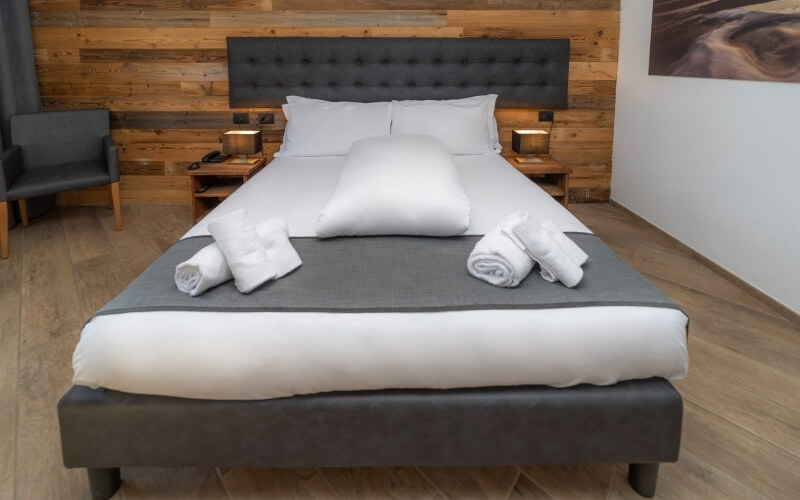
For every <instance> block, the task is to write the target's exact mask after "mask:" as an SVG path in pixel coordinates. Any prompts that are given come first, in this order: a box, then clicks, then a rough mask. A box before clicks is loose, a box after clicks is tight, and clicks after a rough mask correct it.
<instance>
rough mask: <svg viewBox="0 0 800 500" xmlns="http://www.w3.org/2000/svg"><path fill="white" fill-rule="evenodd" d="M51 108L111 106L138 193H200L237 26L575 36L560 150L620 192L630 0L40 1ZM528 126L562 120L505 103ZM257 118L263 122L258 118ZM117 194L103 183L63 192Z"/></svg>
mask: <svg viewBox="0 0 800 500" xmlns="http://www.w3.org/2000/svg"><path fill="white" fill-rule="evenodd" d="M29 6H30V10H31V25H32V29H33V36H34V54H35V57H36V65H37V72H38V76H39V82H40V87H41V91H42V100H43V103H44V106H45V109H48V110H57V109H80V108H95V107H108V108H110V109H111V111H112V135H113V137H114V139H115V141H117V143H118V144H119V151H120V167H121V170H122V173H123V177H122V186H121V188H122V189H121V192H122V198H123V201H124V202H126V203H147V202H164V203H188V202H189V199H190V197H189V193H188V189H189V182H188V177H187V176H186V175H185V168H186V166H188V165H189V164H190V163H191V162H193V161H195V160H197V159H199V157H200V156H202V154H203V153H205V152H206V151H208V150H211V149H219V148H220V135H221V133H222V132H223V131H225V130H228V129H233V128H248V127H247V126H240V125H233V121H232V113H233V112H234V111H236V112H248V113H249V116H250V123H251V124H253V123H255V122H256V120H257V117H258V113H259V112H263V111H273V112H274V113H275V123H274V124H271V125H267V126H264V127H263V128H262V130H263V136H264V149H265V151H266V152H267V153H268V154H271V153H272V152H274V151H276V150H277V148H278V146H279V143H280V141H281V138H282V136H283V129H284V127H285V125H286V120H285V118H284V116H283V114H282V113H281V111H280V109H244V110H241V109H240V110H232V109H230V108H229V107H228V91H229V88H228V81H227V80H228V79H227V51H226V43H225V38H226V37H228V36H314V37H316V36H353V37H364V36H366V37H370V36H371V37H389V36H391V37H402V36H418V37H496V38H569V39H570V41H571V48H570V81H569V109H566V110H556V112H555V118H556V119H555V123H554V124H553V134H552V145H551V153H552V154H553V156H555V157H556V158H558V159H559V160H561V161H563V162H564V163H566V164H567V165H569V166H570V167H572V168H573V171H574V174H573V177H572V181H571V190H570V197H571V199H572V201H604V200H607V199H608V195H609V187H610V177H611V146H612V140H613V131H614V105H615V96H616V74H617V60H618V49H619V10H620V1H619V0H29ZM497 118H498V123H499V128H500V137H501V143H502V144H503V147H504V152H505V154H508V155H512V154H513V152H512V151H511V144H510V141H511V130H512V129H513V128H515V127H538V128H548V127H549V126H550V124H549V123H539V122H538V110H525V109H508V110H505V109H504V110H498V111H497ZM251 127H252V125H251ZM57 199H58V202H59V203H63V204H105V203H106V202H107V194H106V192H105V191H104V190H103V189H89V190H82V191H76V192H70V193H64V194H62V195H59V196H58V198H57Z"/></svg>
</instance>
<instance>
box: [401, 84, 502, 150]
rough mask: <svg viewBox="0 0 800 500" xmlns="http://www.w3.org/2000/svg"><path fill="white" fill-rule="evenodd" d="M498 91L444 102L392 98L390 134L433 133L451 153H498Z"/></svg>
mask: <svg viewBox="0 0 800 500" xmlns="http://www.w3.org/2000/svg"><path fill="white" fill-rule="evenodd" d="M496 101H497V94H488V95H482V96H474V97H466V98H464V99H449V100H444V101H392V133H419V134H427V135H432V136H434V137H436V138H438V139H439V140H441V141H442V143H443V144H444V145H445V146H446V147H447V149H448V150H449V151H450V152H451V153H453V154H484V153H499V152H500V151H501V149H502V147H501V146H500V138H499V134H498V132H497V120H496V119H495V116H494V107H495V102H496Z"/></svg>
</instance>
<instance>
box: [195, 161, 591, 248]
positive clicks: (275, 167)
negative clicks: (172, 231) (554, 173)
mask: <svg viewBox="0 0 800 500" xmlns="http://www.w3.org/2000/svg"><path fill="white" fill-rule="evenodd" d="M344 161H345V157H344V156H333V157H318V158H310V157H308V158H304V157H294V158H276V159H275V160H273V161H272V162H270V163H269V164H268V165H267V166H266V167H264V168H263V169H262V170H261V171H260V172H259V173H258V174H257V175H255V176H254V177H253V178H251V179H250V180H248V181H247V182H246V183H245V184H244V185H242V186H241V187H240V188H239V189H237V190H236V191H234V193H233V194H231V195H230V196H229V197H228V198H227V199H226V200H225V203H222V204H220V205H218V206H217V207H216V208H214V210H212V211H211V212H210V213H209V214H208V215H206V216H205V217H204V218H203V219H202V220H200V222H198V223H197V224H195V225H194V227H192V228H191V229H190V230H189V231H187V232H186V234H185V235H184V236H183V237H184V238H186V237H189V236H200V235H207V234H208V229H207V227H206V226H207V225H208V222H209V221H211V220H214V218H216V217H221V216H222V215H224V214H226V213H230V212H233V211H234V210H239V209H241V208H246V209H247V210H248V213H250V216H251V217H252V218H253V220H263V219H266V218H268V217H272V216H276V217H280V218H282V219H283V220H285V221H286V222H287V223H288V224H289V235H290V236H292V237H305V236H315V235H316V230H317V217H318V216H319V214H320V213H322V209H323V208H325V204H326V203H327V202H328V200H330V198H331V195H332V194H333V189H334V187H335V186H336V181H337V179H338V178H339V172H340V171H341V168H342V165H343V164H344ZM453 162H454V163H455V165H456V169H457V170H458V175H459V177H460V179H461V185H462V187H463V188H464V193H466V195H467V198H469V200H470V206H471V208H472V211H471V213H470V227H469V229H467V231H466V232H465V233H464V234H469V235H475V234H478V235H483V234H486V233H488V232H489V231H490V230H491V229H492V228H493V227H494V226H496V225H497V222H498V221H500V220H502V219H503V217H505V216H506V215H508V214H510V213H512V212H527V213H528V215H529V218H530V221H531V222H533V223H535V224H541V223H542V222H544V221H545V220H547V219H552V220H553V222H555V223H556V224H558V227H560V228H561V230H562V231H566V232H578V233H589V232H591V231H589V229H587V228H586V226H584V225H583V224H582V223H581V222H580V221H579V220H578V219H576V218H575V217H573V216H572V214H570V213H569V211H568V210H567V209H566V208H564V207H563V206H561V205H559V204H558V203H552V202H553V198H552V197H551V196H550V195H548V194H547V193H545V192H544V191H543V190H542V189H541V188H540V187H539V186H537V185H536V184H535V183H533V182H530V180H528V178H526V177H525V176H524V175H522V174H521V173H520V172H519V171H518V170H517V169H515V168H514V167H513V166H512V165H511V164H510V163H508V161H506V160H505V159H504V158H503V157H502V156H500V155H494V154H489V155H468V156H454V157H453ZM542 207H546V209H543V208H542Z"/></svg>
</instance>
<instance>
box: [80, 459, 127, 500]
mask: <svg viewBox="0 0 800 500" xmlns="http://www.w3.org/2000/svg"><path fill="white" fill-rule="evenodd" d="M86 472H88V473H89V490H91V492H92V500H108V499H109V498H111V497H113V496H114V493H116V492H117V490H118V489H119V485H120V484H121V483H122V480H121V479H120V475H119V467H115V468H112V469H86Z"/></svg>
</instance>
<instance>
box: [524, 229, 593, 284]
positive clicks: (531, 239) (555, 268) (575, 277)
mask: <svg viewBox="0 0 800 500" xmlns="http://www.w3.org/2000/svg"><path fill="white" fill-rule="evenodd" d="M512 231H513V232H514V233H515V234H516V235H517V236H518V237H519V239H520V241H522V243H523V244H524V245H525V247H526V248H527V249H528V252H530V253H529V255H530V256H531V258H533V259H534V260H535V261H536V262H538V263H539V265H540V266H541V268H542V271H541V275H542V277H543V278H544V279H546V280H547V281H555V280H558V281H560V282H561V283H563V284H564V286H566V287H567V288H572V287H574V286H575V285H577V284H578V283H580V282H581V279H583V269H581V266H580V264H578V263H577V262H575V261H574V260H573V259H572V257H571V256H570V254H569V253H568V252H567V250H565V249H564V248H563V247H562V246H561V245H559V244H558V242H557V241H556V238H555V236H553V234H551V233H550V231H548V230H547V229H545V228H544V227H542V226H541V225H540V226H538V227H537V226H535V225H534V224H531V223H530V222H526V223H523V224H518V225H517V226H515V227H514V228H513V229H512ZM548 277H552V278H553V280H551V279H548Z"/></svg>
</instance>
